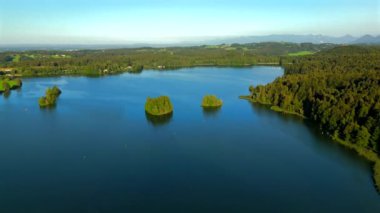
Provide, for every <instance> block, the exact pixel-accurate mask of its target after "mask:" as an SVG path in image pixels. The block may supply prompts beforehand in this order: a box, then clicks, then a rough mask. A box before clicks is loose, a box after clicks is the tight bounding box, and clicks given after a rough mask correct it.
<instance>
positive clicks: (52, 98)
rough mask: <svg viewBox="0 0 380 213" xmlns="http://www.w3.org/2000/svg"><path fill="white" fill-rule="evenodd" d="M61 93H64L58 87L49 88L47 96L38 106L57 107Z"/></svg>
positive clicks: (42, 98)
mask: <svg viewBox="0 0 380 213" xmlns="http://www.w3.org/2000/svg"><path fill="white" fill-rule="evenodd" d="M61 93H62V91H61V90H60V89H59V88H58V87H57V86H54V87H52V88H47V90H46V93H45V96H44V97H41V98H40V99H39V100H38V104H39V105H40V107H41V108H45V107H52V106H55V104H56V102H57V98H58V97H59V95H61Z"/></svg>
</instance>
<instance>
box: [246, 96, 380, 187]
mask: <svg viewBox="0 0 380 213" xmlns="http://www.w3.org/2000/svg"><path fill="white" fill-rule="evenodd" d="M239 98H240V99H243V100H247V101H249V102H251V103H258V104H261V105H266V106H270V108H269V109H270V110H272V111H274V112H279V113H283V114H289V115H295V116H297V117H301V118H303V119H307V117H305V116H303V115H301V114H299V113H296V112H291V111H287V110H283V109H281V108H280V107H278V106H273V105H271V104H270V103H263V102H260V101H254V100H252V99H251V98H250V96H247V95H245V96H239ZM329 138H330V139H331V140H332V142H334V143H337V144H339V145H341V146H342V147H344V148H347V149H349V150H351V151H354V152H355V153H356V154H357V155H358V156H360V157H363V158H365V159H366V160H367V161H369V162H371V163H373V165H372V172H373V176H372V179H373V182H374V186H375V188H376V190H377V192H378V193H380V157H379V156H378V155H377V153H375V152H373V151H370V150H368V149H364V148H361V147H358V146H357V145H355V144H353V143H350V142H347V141H344V140H342V139H340V138H337V137H334V136H331V135H329Z"/></svg>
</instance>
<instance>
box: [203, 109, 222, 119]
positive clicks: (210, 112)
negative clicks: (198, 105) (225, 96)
mask: <svg viewBox="0 0 380 213" xmlns="http://www.w3.org/2000/svg"><path fill="white" fill-rule="evenodd" d="M202 108H203V110H202V112H203V116H204V117H214V118H215V117H218V113H219V112H220V111H221V109H222V107H202Z"/></svg>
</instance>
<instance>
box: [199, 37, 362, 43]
mask: <svg viewBox="0 0 380 213" xmlns="http://www.w3.org/2000/svg"><path fill="white" fill-rule="evenodd" d="M356 39H357V38H355V37H353V36H351V35H345V36H342V37H333V36H324V35H267V36H242V37H232V38H226V39H214V40H209V41H206V43H213V44H221V43H225V44H232V43H239V44H246V43H260V42H291V43H314V44H323V43H333V44H348V43H352V42H353V41H355V40H356Z"/></svg>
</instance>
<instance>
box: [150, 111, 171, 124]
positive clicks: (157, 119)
mask: <svg viewBox="0 0 380 213" xmlns="http://www.w3.org/2000/svg"><path fill="white" fill-rule="evenodd" d="M145 117H146V120H147V121H148V122H149V123H150V124H152V125H153V126H162V125H166V124H168V123H169V122H170V121H171V119H172V117H173V112H171V113H169V114H166V115H161V116H154V115H151V114H149V113H147V112H145Z"/></svg>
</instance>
